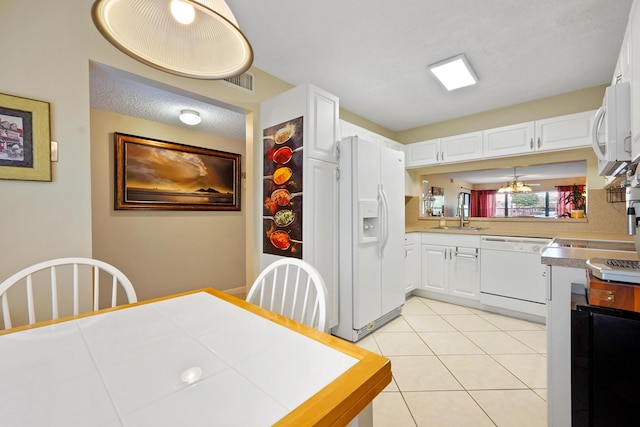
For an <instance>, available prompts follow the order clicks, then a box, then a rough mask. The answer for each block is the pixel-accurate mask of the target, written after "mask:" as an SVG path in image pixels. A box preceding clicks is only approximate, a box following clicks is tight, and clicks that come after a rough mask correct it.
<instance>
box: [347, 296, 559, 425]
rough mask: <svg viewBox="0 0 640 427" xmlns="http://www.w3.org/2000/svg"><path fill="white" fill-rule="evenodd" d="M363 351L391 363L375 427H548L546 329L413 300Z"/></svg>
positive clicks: (375, 411)
mask: <svg viewBox="0 0 640 427" xmlns="http://www.w3.org/2000/svg"><path fill="white" fill-rule="evenodd" d="M357 344H358V345H360V346H362V347H364V348H366V349H368V350H370V351H373V352H376V353H378V354H381V355H383V356H385V357H388V358H389V359H390V360H391V370H392V373H393V381H392V382H391V384H389V386H388V387H387V388H386V389H385V390H384V391H383V392H382V393H380V395H378V397H376V399H375V400H374V401H373V425H374V427H386V426H390V427H404V426H407V427H410V426H429V427H463V426H478V427H482V426H498V427H509V426H513V427H516V426H517V427H540V426H546V425H547V402H546V397H547V393H546V392H547V379H546V329H545V326H544V325H540V324H537V323H532V322H527V321H523V320H519V319H514V318H510V317H506V316H501V315H497V314H493V313H488V312H485V311H481V310H476V309H472V308H467V307H462V306H457V305H453V304H448V303H443V302H439V301H434V300H430V299H427V298H421V297H417V296H413V297H411V298H410V299H408V300H407V302H406V304H405V306H404V308H403V310H402V316H400V317H398V318H396V319H394V320H393V321H391V322H389V323H388V324H387V325H385V326H383V327H382V328H380V329H379V330H378V331H376V332H374V333H373V334H371V335H369V336H367V337H365V338H363V339H362V340H360V341H359V342H358V343H357Z"/></svg>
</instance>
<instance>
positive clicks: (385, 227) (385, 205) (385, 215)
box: [378, 184, 389, 258]
mask: <svg viewBox="0 0 640 427" xmlns="http://www.w3.org/2000/svg"><path fill="white" fill-rule="evenodd" d="M378 191H379V193H380V200H381V201H382V215H381V218H380V220H381V223H382V224H381V228H382V236H381V239H380V258H382V256H383V253H384V249H385V247H386V246H387V242H388V241H389V200H388V199H387V193H385V191H384V188H383V187H382V184H380V185H379V186H378Z"/></svg>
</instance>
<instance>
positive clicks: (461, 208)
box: [458, 191, 469, 228]
mask: <svg viewBox="0 0 640 427" xmlns="http://www.w3.org/2000/svg"><path fill="white" fill-rule="evenodd" d="M465 194H466V193H465V192H464V191H461V192H459V193H458V215H460V228H462V227H464V226H465V225H469V218H467V219H465V218H464V195H465Z"/></svg>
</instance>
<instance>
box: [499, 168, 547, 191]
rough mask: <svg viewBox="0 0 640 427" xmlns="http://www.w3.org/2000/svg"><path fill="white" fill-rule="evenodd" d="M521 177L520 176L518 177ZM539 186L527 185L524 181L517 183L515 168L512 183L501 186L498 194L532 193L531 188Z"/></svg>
mask: <svg viewBox="0 0 640 427" xmlns="http://www.w3.org/2000/svg"><path fill="white" fill-rule="evenodd" d="M520 176H522V175H520ZM537 185H540V184H527V183H526V182H524V181H518V175H516V168H513V181H511V182H509V183H506V184H503V185H502V186H501V187H500V188H499V189H498V193H530V192H532V191H533V189H532V188H531V187H532V186H537Z"/></svg>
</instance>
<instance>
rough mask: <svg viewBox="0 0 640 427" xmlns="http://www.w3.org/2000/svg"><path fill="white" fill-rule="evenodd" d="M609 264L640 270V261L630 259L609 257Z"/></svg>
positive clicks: (614, 266) (615, 266)
mask: <svg viewBox="0 0 640 427" xmlns="http://www.w3.org/2000/svg"><path fill="white" fill-rule="evenodd" d="M607 265H608V266H610V267H613V268H627V269H630V270H640V261H632V260H629V259H612V258H610V259H608V260H607Z"/></svg>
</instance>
